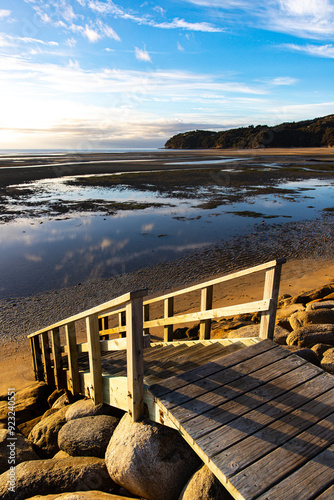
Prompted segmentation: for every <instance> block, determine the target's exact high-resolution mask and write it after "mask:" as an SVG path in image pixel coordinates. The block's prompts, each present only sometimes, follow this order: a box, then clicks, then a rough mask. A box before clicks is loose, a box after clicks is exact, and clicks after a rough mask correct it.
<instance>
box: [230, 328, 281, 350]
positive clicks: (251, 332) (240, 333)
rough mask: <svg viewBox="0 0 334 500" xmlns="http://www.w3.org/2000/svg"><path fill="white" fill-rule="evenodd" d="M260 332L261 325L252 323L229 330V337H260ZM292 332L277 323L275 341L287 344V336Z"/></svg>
mask: <svg viewBox="0 0 334 500" xmlns="http://www.w3.org/2000/svg"><path fill="white" fill-rule="evenodd" d="M259 334H260V325H259V324H257V325H256V324H255V325H254V324H252V325H247V326H242V327H241V328H237V329H236V330H232V331H230V332H228V334H227V337H228V338H229V339H231V338H239V339H241V338H247V337H258V336H259ZM289 334H290V332H289V331H288V330H286V329H285V328H282V327H281V326H278V325H276V326H275V330H274V339H273V340H274V342H276V343H277V344H281V345H285V343H286V338H287V336H288V335H289Z"/></svg>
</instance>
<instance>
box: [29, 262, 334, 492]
mask: <svg viewBox="0 0 334 500" xmlns="http://www.w3.org/2000/svg"><path fill="white" fill-rule="evenodd" d="M283 263H284V259H283V260H278V261H271V262H269V263H266V264H262V265H260V266H256V267H254V268H251V269H247V270H243V271H239V272H237V273H234V274H233V275H229V276H222V277H219V278H216V279H214V280H211V281H209V282H205V283H201V284H199V285H194V286H191V287H188V288H186V289H183V290H178V291H176V292H173V293H170V294H167V295H163V296H160V297H155V298H153V299H152V298H151V299H149V300H146V301H144V300H143V297H144V296H145V295H146V291H137V292H129V293H127V294H125V295H123V296H121V297H117V298H115V299H112V300H111V301H109V302H106V303H104V304H101V305H100V306H97V307H95V308H92V309H89V310H87V311H84V312H82V313H79V314H77V315H75V316H72V317H70V318H66V319H64V320H62V321H59V322H58V323H55V324H53V325H51V326H48V327H45V328H44V329H42V330H39V331H37V332H35V333H33V334H30V335H29V338H30V343H31V349H32V358H33V367H34V371H35V376H36V379H37V380H45V381H46V383H48V384H55V385H56V386H57V388H61V387H66V388H68V389H69V390H70V391H71V392H72V393H73V394H78V393H79V394H84V395H86V396H89V397H90V398H92V400H93V401H94V403H95V404H99V403H102V402H105V403H107V404H110V405H112V406H115V407H117V408H120V409H122V410H125V411H128V412H129V414H130V415H131V417H132V419H133V421H138V420H140V419H141V418H143V417H144V416H146V417H149V418H150V419H151V420H152V421H154V422H159V423H161V424H164V425H167V426H170V427H172V428H174V429H177V430H178V431H179V432H180V434H181V435H182V436H183V438H184V439H185V440H186V441H187V442H188V443H189V445H190V446H191V447H192V448H193V449H194V451H195V452H196V453H197V454H198V455H199V456H200V457H201V459H202V460H203V461H204V462H205V463H206V464H207V465H208V467H209V468H210V469H211V470H212V471H213V473H214V474H215V475H216V477H217V478H218V479H219V480H220V481H221V483H222V484H223V485H224V486H225V487H226V489H227V490H228V491H229V492H230V493H231V495H232V496H233V497H234V498H235V499H237V500H252V499H259V500H260V499H261V500H264V499H268V500H275V499H277V500H285V498H286V499H287V500H290V499H291V500H301V499H305V500H306V499H307V500H312V499H315V498H319V499H321V500H329V499H330V498H331V499H332V498H334V496H333V493H334V492H333V486H332V485H333V483H334V463H333V457H334V453H333V449H334V377H333V376H332V375H330V374H328V373H325V372H324V371H323V370H321V369H320V368H317V367H316V366H314V365H312V364H310V363H308V362H306V361H305V360H304V359H302V358H300V357H298V356H296V355H294V354H292V353H291V352H290V351H288V350H287V349H284V348H283V347H280V346H278V345H276V344H275V343H274V342H273V341H272V340H270V339H272V338H273V332H274V327H275V315H276V307H277V298H278V290H279V280H280V272H281V266H282V264H283ZM258 272H263V273H264V289H263V298H262V300H257V301H255V302H249V303H244V304H238V305H232V306H225V307H221V305H220V307H216V308H214V307H213V302H214V297H213V288H214V287H216V286H217V285H218V286H219V285H221V284H222V283H225V282H227V281H229V280H233V279H240V278H242V277H244V276H248V275H249V274H252V273H258ZM193 293H195V294H196V293H199V294H200V303H199V305H198V309H199V310H198V309H197V310H196V311H195V312H189V311H188V312H186V313H184V312H182V311H181V313H180V312H178V314H175V304H174V299H175V298H176V299H177V297H178V296H179V295H181V294H189V296H191V294H193ZM157 305H158V306H157ZM218 305H219V304H218ZM161 306H162V307H161ZM159 307H160V311H159ZM245 313H251V314H253V313H257V314H260V316H261V320H260V325H259V337H258V338H248V339H246V338H243V339H238V338H234V339H222V340H210V331H211V322H212V320H217V319H219V318H221V317H226V316H235V315H236V314H245ZM83 320H84V321H85V324H86V342H83V343H78V342H77V338H76V335H77V333H76V325H77V324H78V323H79V322H82V321H83ZM195 321H198V322H199V340H197V341H179V342H171V340H172V339H173V336H174V327H175V326H178V325H184V324H185V323H191V324H192V325H193V323H194V322H195ZM152 329H160V330H161V329H162V330H163V339H164V341H162V342H159V343H152V342H151V341H150V331H151V330H152ZM61 335H62V336H63V338H65V345H61V342H60V341H61ZM116 335H118V336H119V337H121V338H115V336H116Z"/></svg>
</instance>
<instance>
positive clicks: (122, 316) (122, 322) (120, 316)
mask: <svg viewBox="0 0 334 500" xmlns="http://www.w3.org/2000/svg"><path fill="white" fill-rule="evenodd" d="M125 324H126V315H125V311H121V312H120V313H118V326H125ZM118 336H119V337H120V338H123V337H125V336H126V329H125V328H124V332H119V335H118Z"/></svg>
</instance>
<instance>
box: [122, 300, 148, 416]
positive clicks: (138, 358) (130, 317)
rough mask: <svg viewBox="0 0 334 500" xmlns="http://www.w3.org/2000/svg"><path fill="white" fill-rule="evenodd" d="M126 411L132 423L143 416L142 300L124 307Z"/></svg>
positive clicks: (132, 301) (131, 302)
mask: <svg viewBox="0 0 334 500" xmlns="http://www.w3.org/2000/svg"><path fill="white" fill-rule="evenodd" d="M126 338H127V383H128V411H129V414H130V416H131V417H132V421H133V422H137V421H138V420H140V419H141V418H142V417H143V415H144V360H143V298H142V297H136V298H133V299H131V300H130V302H129V303H128V304H127V305H126Z"/></svg>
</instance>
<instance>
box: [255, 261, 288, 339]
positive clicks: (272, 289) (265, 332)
mask: <svg viewBox="0 0 334 500" xmlns="http://www.w3.org/2000/svg"><path fill="white" fill-rule="evenodd" d="M285 262H286V259H279V260H277V261H276V266H275V267H273V268H271V269H268V271H267V272H266V278H265V283H264V292H263V299H264V300H270V304H269V309H268V311H264V312H262V314H261V323H260V335H259V336H260V338H261V339H273V337H274V330H275V319H276V310H277V300H278V293H279V285H280V279H281V270H282V265H283V264H284V263H285Z"/></svg>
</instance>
